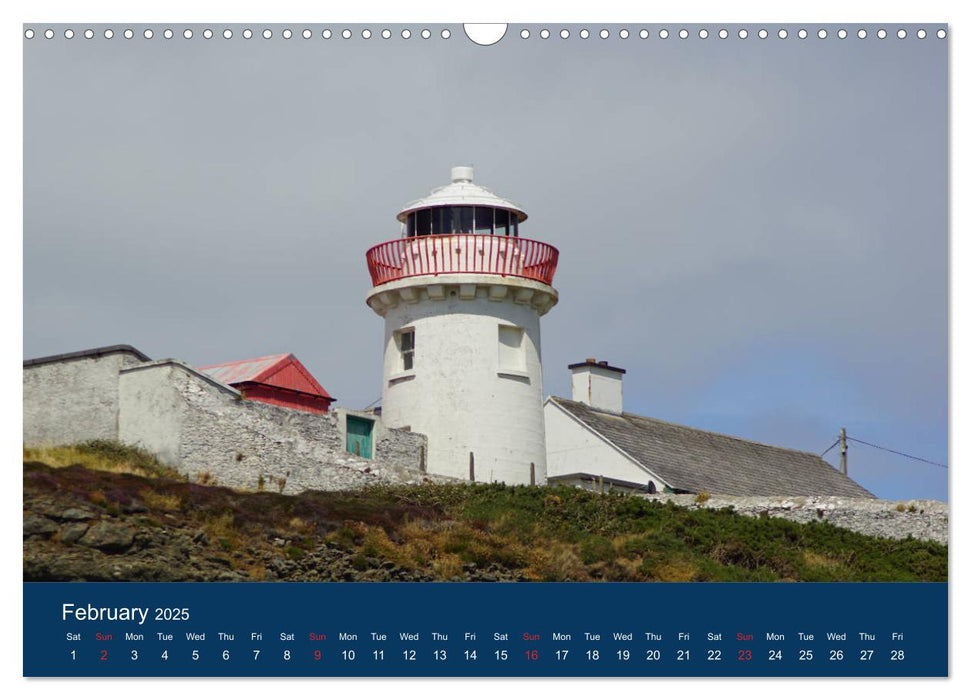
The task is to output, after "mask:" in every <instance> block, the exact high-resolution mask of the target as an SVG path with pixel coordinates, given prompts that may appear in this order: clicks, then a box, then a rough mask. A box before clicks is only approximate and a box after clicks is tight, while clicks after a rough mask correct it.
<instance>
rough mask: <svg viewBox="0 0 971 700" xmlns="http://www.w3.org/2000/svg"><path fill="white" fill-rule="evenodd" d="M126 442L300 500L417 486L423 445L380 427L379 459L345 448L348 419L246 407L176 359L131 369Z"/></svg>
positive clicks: (192, 473) (194, 473)
mask: <svg viewBox="0 0 971 700" xmlns="http://www.w3.org/2000/svg"><path fill="white" fill-rule="evenodd" d="M121 377H122V380H121V382H122V389H121V395H122V416H123V417H122V423H121V424H122V427H123V430H122V431H121V433H120V439H121V440H122V441H123V442H126V443H128V444H133V445H138V446H142V447H145V448H146V449H149V450H151V451H152V452H155V453H156V454H159V456H160V457H163V456H164V458H166V461H167V462H168V463H169V464H172V465H173V466H175V467H177V468H178V469H179V470H180V471H182V472H183V473H185V474H187V475H188V476H189V477H190V478H191V479H193V480H198V481H215V482H216V483H217V484H221V485H225V486H233V487H238V488H247V489H259V488H263V489H265V490H268V491H270V490H272V491H279V492H281V493H298V492H300V491H304V490H308V489H316V490H341V489H351V488H358V487H361V486H364V485H366V484H369V483H377V482H417V481H420V480H421V479H422V475H421V474H420V473H419V471H418V469H419V463H420V459H421V451H422V450H423V449H424V448H425V438H424V436H423V435H418V434H415V433H411V432H408V431H401V430H388V429H385V428H384V427H383V426H381V423H380V421H376V425H375V434H374V444H375V454H374V459H371V460H369V459H363V458H360V457H356V456H355V455H352V454H349V453H347V452H346V450H345V442H344V436H345V430H344V423H343V421H344V416H345V414H346V411H343V410H339V411H333V412H330V413H327V414H323V415H319V414H313V413H307V412H304V411H296V410H293V409H289V408H283V407H280V406H272V405H269V404H264V403H260V402H257V401H246V400H243V399H242V397H241V396H240V394H239V392H237V391H236V390H234V389H232V388H230V387H227V386H225V385H222V384H219V383H218V382H215V381H213V380H212V379H210V378H209V377H207V376H206V375H204V374H201V373H199V372H198V371H196V370H195V369H193V368H191V367H188V366H187V365H184V364H182V363H180V362H177V361H173V360H163V361H160V362H151V363H146V364H144V365H140V366H138V367H132V368H129V369H126V370H125V371H124V372H123V373H122V375H121Z"/></svg>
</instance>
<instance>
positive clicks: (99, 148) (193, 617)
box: [22, 18, 951, 687]
mask: <svg viewBox="0 0 971 700" xmlns="http://www.w3.org/2000/svg"><path fill="white" fill-rule="evenodd" d="M938 19H940V18H938ZM950 31H951V30H950V27H949V25H948V24H947V23H945V22H920V21H917V22H909V23H899V22H897V23H888V22H880V21H872V22H871V21H865V22H854V23H814V22H801V23H772V22H766V23H759V22H746V23H651V22H646V23H636V22H630V23H618V22H607V23H595V22H587V23H555V22H547V23H542V22H539V23H532V22H531V23H510V24H499V25H463V24H459V23H434V22H431V23H393V22H389V23H382V22H368V23H340V22H336V23H335V22H331V23H328V22H319V21H308V22H301V21H291V22H287V23H256V22H254V23H243V24H238V23H231V22H230V23H218V22H214V23H180V22H176V21H173V22H164V21H160V22H151V23H144V22H132V23H98V22H75V23H72V22H67V23H65V22H27V23H25V24H24V25H23V27H22V35H23V336H24V337H23V477H22V483H23V584H22V588H23V619H24V624H23V668H22V674H23V676H25V677H27V678H31V679H50V678H55V677H56V678H60V677H69V678H79V677H101V678H108V677H110V678H116V677H130V678H143V679H145V678H187V677H217V678H239V677H264V678H265V677H274V678H288V679H290V678H305V679H306V678H312V679H332V678H377V677H400V678H404V677H409V678H410V677H421V678H434V679H442V678H464V679H469V678H510V677H521V678H545V679H555V678H573V677H584V678H590V677H597V678H640V679H646V678H681V679H683V678H738V677H748V678H753V677H756V678H764V677H774V678H837V677H840V678H847V677H867V678H888V677H910V678H913V677H919V678H941V677H947V676H948V675H949V673H950V666H949V661H948V658H949V657H948V652H949V640H948V633H949V625H948V580H949V570H948V551H949V550H948V547H949V493H948V466H949V459H948V445H949V443H948V438H949V436H948V419H949V413H948V381H949V373H948V281H949V274H948V270H949V258H948V172H949V171H948V167H949V166H948V80H949V78H948V51H949V44H950V36H949V34H950ZM325 687H326V686H325Z"/></svg>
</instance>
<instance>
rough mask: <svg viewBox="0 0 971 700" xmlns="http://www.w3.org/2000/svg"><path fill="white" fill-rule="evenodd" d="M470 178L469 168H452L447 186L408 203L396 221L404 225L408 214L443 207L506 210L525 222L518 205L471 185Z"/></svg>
mask: <svg viewBox="0 0 971 700" xmlns="http://www.w3.org/2000/svg"><path fill="white" fill-rule="evenodd" d="M472 177H473V171H472V168H470V167H467V166H457V167H454V168H452V181H451V182H450V183H449V184H447V185H444V186H442V187H436V188H435V189H434V190H432V191H431V194H429V195H428V196H427V197H422V198H421V199H416V200H415V201H414V202H408V204H406V205H405V206H404V208H403V209H402V210H401V211H400V212H398V221H400V222H402V223H404V221H405V219H407V217H408V214H410V213H411V212H413V211H416V210H418V209H428V208H430V207H445V206H455V207H459V206H477V207H495V208H497V209H507V210H509V211H514V212H516V216H517V217H518V219H519V222H520V223H522V222H523V221H525V220H526V212H524V211H523V210H522V209H521V208H520V207H519V205H518V204H515V203H514V202H510V201H509V200H508V199H503V198H502V197H497V196H496V195H495V194H493V193H492V192H490V191H489V190H487V189H486V188H485V187H482V186H481V185H476V184H473V182H472Z"/></svg>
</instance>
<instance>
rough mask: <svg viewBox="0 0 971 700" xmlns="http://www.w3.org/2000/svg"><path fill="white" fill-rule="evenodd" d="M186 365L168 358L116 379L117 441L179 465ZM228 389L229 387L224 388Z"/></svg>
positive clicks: (122, 373) (127, 371)
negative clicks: (177, 363) (180, 364)
mask: <svg viewBox="0 0 971 700" xmlns="http://www.w3.org/2000/svg"><path fill="white" fill-rule="evenodd" d="M186 372H187V368H186V369H183V367H181V366H179V365H176V364H175V363H173V362H172V361H171V360H162V361H160V362H146V363H144V364H141V365H136V366H135V367H131V368H128V369H127V370H124V371H122V372H121V374H120V375H119V379H118V382H119V383H118V404H119V408H120V411H119V413H118V440H119V441H120V442H123V443H125V444H126V445H135V446H137V447H141V448H143V449H146V450H148V451H149V452H151V453H152V454H154V455H156V456H157V457H158V458H159V459H160V460H162V461H163V462H165V463H166V464H171V465H172V466H174V467H182V459H181V450H180V447H181V444H182V419H183V413H184V412H183V404H184V403H185V400H184V399H183V392H182V391H180V387H182V386H184V385H185V384H186ZM227 389H228V387H227Z"/></svg>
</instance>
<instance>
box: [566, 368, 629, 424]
mask: <svg viewBox="0 0 971 700" xmlns="http://www.w3.org/2000/svg"><path fill="white" fill-rule="evenodd" d="M571 372H572V379H573V386H572V389H573V400H574V401H579V402H580V403H585V404H586V405H588V406H591V407H593V408H598V409H600V410H602V411H609V412H610V413H623V412H624V382H623V377H624V375H622V374H621V373H620V372H616V371H614V370H611V369H607V368H606V367H593V366H590V365H584V366H583V367H575V368H573V369H572V370H571Z"/></svg>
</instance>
